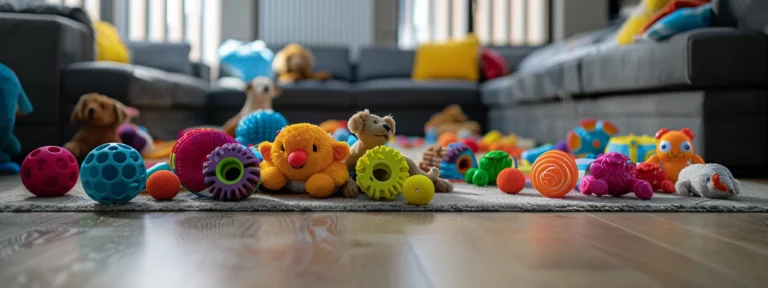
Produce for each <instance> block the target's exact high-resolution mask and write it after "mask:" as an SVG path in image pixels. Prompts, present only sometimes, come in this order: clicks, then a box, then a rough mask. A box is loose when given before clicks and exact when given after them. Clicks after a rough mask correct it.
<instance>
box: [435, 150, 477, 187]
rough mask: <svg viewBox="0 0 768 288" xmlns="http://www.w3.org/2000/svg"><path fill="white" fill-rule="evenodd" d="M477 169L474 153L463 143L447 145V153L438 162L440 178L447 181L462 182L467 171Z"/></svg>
mask: <svg viewBox="0 0 768 288" xmlns="http://www.w3.org/2000/svg"><path fill="white" fill-rule="evenodd" d="M472 168H477V160H476V159H475V153H472V150H471V149H470V148H469V147H468V146H467V145H465V144H464V143H461V142H457V143H453V144H451V145H448V152H446V153H445V156H443V161H442V162H440V176H441V177H442V178H443V179H447V180H463V179H464V175H466V174H467V171H469V169H472Z"/></svg>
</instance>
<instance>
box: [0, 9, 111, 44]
mask: <svg viewBox="0 0 768 288" xmlns="http://www.w3.org/2000/svg"><path fill="white" fill-rule="evenodd" d="M0 12H6V13H25V14H41V15H56V16H61V17H65V18H69V19H70V20H73V21H75V22H79V23H80V24H83V25H85V27H86V28H87V29H88V32H90V35H91V36H92V37H95V35H96V34H95V32H94V30H93V22H91V17H89V16H88V13H86V12H85V10H83V9H82V8H80V7H68V6H64V5H56V4H47V3H34V4H14V3H0Z"/></svg>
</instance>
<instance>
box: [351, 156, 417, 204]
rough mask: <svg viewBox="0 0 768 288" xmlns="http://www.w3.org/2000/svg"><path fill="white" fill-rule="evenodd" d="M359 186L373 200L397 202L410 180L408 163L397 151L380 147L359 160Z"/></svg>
mask: <svg viewBox="0 0 768 288" xmlns="http://www.w3.org/2000/svg"><path fill="white" fill-rule="evenodd" d="M355 172H356V173H357V180H356V182H357V186H360V189H361V190H362V191H363V192H365V194H367V195H368V197H371V199H373V200H381V199H384V200H395V197H397V194H399V193H402V192H403V185H404V184H405V180H406V179H408V175H409V173H408V162H407V161H406V160H405V157H403V154H400V152H398V151H397V150H395V149H392V148H389V147H386V146H379V147H376V148H373V149H371V150H368V152H366V153H365V155H363V157H360V159H359V160H357V166H356V167H355Z"/></svg>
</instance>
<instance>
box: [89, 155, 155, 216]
mask: <svg viewBox="0 0 768 288" xmlns="http://www.w3.org/2000/svg"><path fill="white" fill-rule="evenodd" d="M80 181H81V182H82V183H83V190H85V194H87V195H88V197H90V198H91V199H93V200H94V201H96V202H99V203H101V204H106V205H120V204H125V203H128V201H131V199H133V198H135V197H136V195H139V192H141V190H142V188H143V187H144V185H145V184H146V182H147V168H146V166H144V159H142V158H141V155H140V154H139V151H136V149H133V148H132V147H131V146H128V145H125V144H122V143H107V144H103V145H101V146H99V147H96V149H93V151H91V153H88V156H86V157H85V160H84V161H83V165H82V166H80Z"/></svg>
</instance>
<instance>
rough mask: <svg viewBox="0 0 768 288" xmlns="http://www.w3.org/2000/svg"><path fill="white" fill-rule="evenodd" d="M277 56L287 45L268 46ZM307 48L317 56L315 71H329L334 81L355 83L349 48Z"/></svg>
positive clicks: (307, 46)
mask: <svg viewBox="0 0 768 288" xmlns="http://www.w3.org/2000/svg"><path fill="white" fill-rule="evenodd" d="M267 47H268V48H269V49H270V50H272V52H274V53H275V54H277V53H278V52H280V50H282V49H283V47H285V45H267ZM304 47H305V48H307V49H309V50H310V51H312V55H314V56H315V68H314V69H315V70H316V71H320V70H322V71H328V72H330V73H331V75H332V77H333V79H337V80H343V81H348V82H353V81H354V80H355V79H354V75H353V73H352V62H351V61H350V59H349V48H347V47H331V46H310V45H304Z"/></svg>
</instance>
